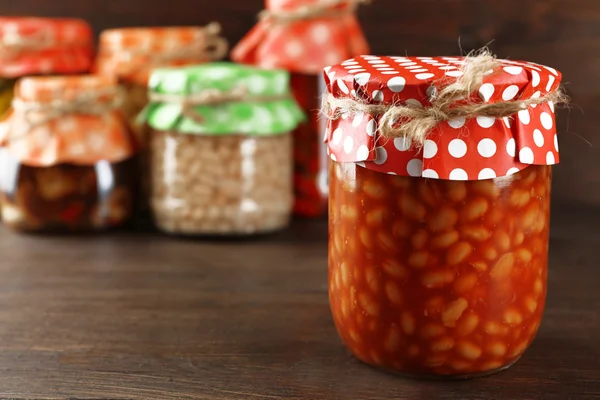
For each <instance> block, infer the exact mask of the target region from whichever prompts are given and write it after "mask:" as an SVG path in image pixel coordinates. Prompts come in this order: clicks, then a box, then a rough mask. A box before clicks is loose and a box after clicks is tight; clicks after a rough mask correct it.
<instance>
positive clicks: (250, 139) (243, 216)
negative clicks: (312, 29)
mask: <svg viewBox="0 0 600 400" xmlns="http://www.w3.org/2000/svg"><path fill="white" fill-rule="evenodd" d="M149 87H150V105H149V106H148V107H147V108H146V110H145V111H144V112H143V114H142V115H143V116H144V119H145V120H146V121H147V124H148V126H149V127H150V128H151V134H150V149H151V153H150V155H151V157H150V159H151V162H150V176H151V179H152V195H151V205H152V211H153V214H154V219H155V222H156V224H157V225H158V227H159V228H160V229H161V230H163V231H166V232H169V233H174V234H186V235H246V234H257V233H265V232H272V231H276V230H279V229H282V228H284V227H286V226H287V225H288V223H289V219H290V214H291V208H292V140H291V136H290V134H289V132H291V131H292V130H293V129H294V128H295V127H296V126H297V125H298V123H299V122H300V121H301V120H302V119H303V114H302V112H301V110H300V109H299V108H298V106H297V104H296V103H295V101H294V99H293V97H292V96H291V94H290V90H289V75H288V73H287V72H285V71H278V70H273V71H265V70H260V69H256V68H252V67H244V66H240V65H236V64H230V63H214V64H207V65H204V66H193V67H182V68H171V69H160V70H156V71H155V72H154V73H153V74H152V77H151V79H150V84H149Z"/></svg>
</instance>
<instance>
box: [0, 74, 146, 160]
mask: <svg viewBox="0 0 600 400" xmlns="http://www.w3.org/2000/svg"><path fill="white" fill-rule="evenodd" d="M121 102H122V95H121V93H120V89H119V87H118V86H117V84H116V82H115V81H113V80H112V79H109V78H105V77H98V76H92V75H83V76H70V77H30V78H23V79H21V80H20V81H19V82H18V83H17V86H16V88H15V98H14V99H13V104H12V109H11V111H10V113H9V116H8V118H7V119H6V120H5V121H3V122H2V123H1V124H0V144H2V146H3V147H6V148H7V149H8V151H10V152H11V153H12V154H13V156H14V157H16V158H17V159H18V160H19V161H20V162H22V163H23V164H26V165H31V166H50V165H56V164H60V163H73V164H81V165H92V164H95V163H97V162H98V161H101V160H107V161H110V162H117V161H121V160H124V159H125V158H128V157H130V156H131V155H132V154H133V152H134V146H133V142H132V141H131V137H130V133H129V130H128V128H127V125H126V124H125V122H124V118H123V116H122V115H121V112H120V111H119V107H120V106H121Z"/></svg>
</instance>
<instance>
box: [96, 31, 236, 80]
mask: <svg viewBox="0 0 600 400" xmlns="http://www.w3.org/2000/svg"><path fill="white" fill-rule="evenodd" d="M210 35H213V34H212V33H211V32H209V30H207V29H206V28H204V27H201V26H191V27H153V28H121V29H110V30H106V31H104V32H102V34H101V35H100V45H99V49H98V56H97V59H96V64H95V66H94V71H95V72H96V73H97V74H99V75H103V76H114V77H117V78H119V79H122V80H124V81H129V82H134V83H137V84H140V85H143V86H146V85H147V84H148V80H149V78H150V74H151V72H152V70H153V69H155V68H159V67H176V66H184V65H190V64H197V63H204V62H208V61H214V60H213V58H212V55H211V53H210V51H209V50H208V49H207V48H208V47H209V41H212V40H211V38H209V36H210ZM223 53H225V52H223Z"/></svg>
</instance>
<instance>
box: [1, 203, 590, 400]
mask: <svg viewBox="0 0 600 400" xmlns="http://www.w3.org/2000/svg"><path fill="white" fill-rule="evenodd" d="M565 210H566V209H565ZM553 223H554V225H553V227H554V228H553V231H552V240H551V261H550V274H549V298H548V304H547V308H546V314H545V319H544V323H543V324H542V327H541V330H540V333H539V335H538V337H537V339H536V341H535V342H534V344H533V346H532V347H531V348H530V350H529V351H527V353H526V354H525V356H524V357H523V358H522V359H521V361H520V362H519V363H517V364H516V365H515V366H513V367H512V368H511V369H509V370H508V371H506V372H503V373H500V374H497V375H494V376H491V377H488V378H481V379H476V380H470V381H460V382H432V381H415V380H406V379H401V378H398V377H395V376H390V375H387V374H384V373H381V372H379V371H376V370H374V369H371V368H370V367H367V366H366V365H363V364H361V363H360V362H358V361H356V360H355V359H354V358H353V357H352V356H350V354H349V353H348V352H347V351H346V349H345V348H344V347H343V346H342V344H341V342H340V340H339V339H338V337H337V335H336V332H335V328H334V326H333V322H332V319H331V316H330V312H329V307H328V304H327V285H326V277H327V264H326V254H327V249H326V226H325V224H323V223H321V222H296V223H295V224H294V227H293V228H292V229H290V230H289V231H287V232H285V233H282V234H279V235H276V236H272V237H268V238H263V239H259V240H254V241H250V242H241V241H237V242H231V241H212V242H199V241H192V240H181V239H173V238H169V237H164V236H161V235H158V234H150V233H145V234H139V235H133V234H131V233H113V234H110V235H107V236H96V237H39V236H36V237H31V236H19V235H15V234H13V233H10V232H7V231H2V230H0V254H1V260H0V398H2V399H7V398H10V399H219V400H220V399H310V400H318V399H324V400H333V399H360V400H368V399H373V400H374V399H419V400H420V399H423V400H436V399H442V400H443V399H453V400H459V399H460V400H463V399H467V400H479V399H481V400H495V399H511V400H513V399H515V400H517V399H518V400H525V399H532V400H546V399H548V400H550V399H557V400H558V399H560V400H579V399H600V315H599V310H600V215H599V213H594V210H582V211H578V212H556V213H555V215H554V221H553Z"/></svg>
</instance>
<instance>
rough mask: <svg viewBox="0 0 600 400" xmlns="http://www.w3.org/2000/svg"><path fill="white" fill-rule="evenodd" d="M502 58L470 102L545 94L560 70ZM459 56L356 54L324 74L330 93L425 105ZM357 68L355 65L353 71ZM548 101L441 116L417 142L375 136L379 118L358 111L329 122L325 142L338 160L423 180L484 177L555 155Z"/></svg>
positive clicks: (456, 72)
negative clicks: (514, 110)
mask: <svg viewBox="0 0 600 400" xmlns="http://www.w3.org/2000/svg"><path fill="white" fill-rule="evenodd" d="M500 61H501V64H502V65H501V66H500V67H499V68H498V70H496V71H491V72H492V73H490V74H488V75H487V76H486V78H485V79H484V83H483V84H482V86H481V88H480V89H479V90H478V92H477V93H476V94H474V98H473V101H479V102H487V103H499V102H503V101H519V100H522V99H527V98H529V97H536V96H537V97H539V96H544V95H545V94H546V93H548V91H551V90H555V89H556V88H557V87H558V86H559V84H560V81H561V74H560V73H559V72H557V71H555V70H554V69H548V68H545V67H543V66H540V65H537V64H530V63H526V62H518V61H510V62H508V61H503V60H500ZM461 64H462V61H461V60H460V59H459V58H452V57H441V58H440V57H436V58H425V59H423V58H414V57H377V56H360V57H356V58H353V59H350V60H347V61H346V62H344V63H343V64H342V65H335V66H332V67H328V68H327V69H326V70H325V80H326V84H327V88H328V90H329V91H330V93H332V94H333V96H334V97H336V98H348V97H351V96H354V97H355V98H356V99H359V100H362V101H366V102H370V103H382V104H386V105H389V104H398V103H399V104H405V105H408V106H412V107H429V106H430V98H431V97H432V96H435V90H432V89H434V88H433V85H434V84H435V83H436V82H438V81H439V80H441V79H443V80H445V81H448V80H449V79H450V80H451V79H452V78H454V79H458V78H459V77H460V76H461V71H460V67H461ZM356 71H360V72H359V73H357V72H356ZM554 119H555V115H554V105H553V104H549V103H546V104H540V105H538V106H536V107H530V108H528V109H526V110H523V111H521V112H519V113H518V114H517V115H514V116H511V117H505V118H499V119H496V118H490V117H483V116H479V117H476V118H457V119H454V120H451V121H447V122H443V123H440V124H439V125H438V126H437V127H435V128H434V129H433V130H432V131H431V132H430V134H429V135H428V136H427V140H426V141H425V143H424V144H423V145H422V146H415V145H414V143H412V141H411V140H410V139H408V138H404V137H399V138H389V139H388V138H384V137H381V135H380V133H379V131H378V126H379V117H378V116H374V115H369V114H362V113H359V114H357V115H350V116H347V118H345V119H339V120H334V121H330V122H329V127H328V134H327V135H326V141H327V142H328V148H329V151H330V157H331V158H332V159H336V160H337V161H338V162H360V163H361V166H364V167H365V168H368V169H372V170H375V171H379V172H382V173H388V174H396V175H404V176H415V177H424V178H428V179H448V180H483V179H493V178H496V177H502V176H507V175H512V174H514V173H516V172H518V171H520V170H522V169H524V168H526V167H527V165H531V164H535V165H553V164H556V163H558V162H559V153H558V139H557V135H556V124H555V121H554Z"/></svg>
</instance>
